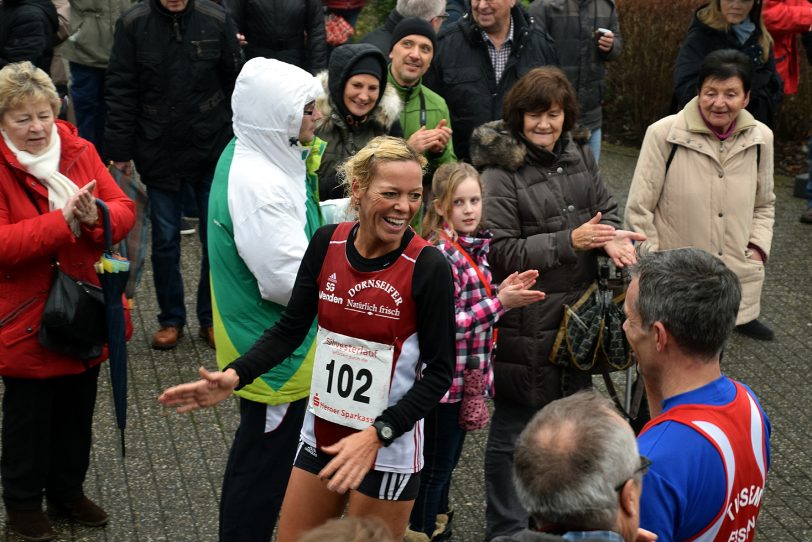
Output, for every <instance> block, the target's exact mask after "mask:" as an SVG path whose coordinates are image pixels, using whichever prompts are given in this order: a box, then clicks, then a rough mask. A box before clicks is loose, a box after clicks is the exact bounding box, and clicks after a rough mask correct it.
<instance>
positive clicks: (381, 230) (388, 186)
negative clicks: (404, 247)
mask: <svg viewBox="0 0 812 542" xmlns="http://www.w3.org/2000/svg"><path fill="white" fill-rule="evenodd" d="M374 168H375V169H374V173H373V175H372V179H371V180H370V182H369V185H368V186H367V187H366V189H363V188H362V187H361V186H360V184H359V183H358V182H357V181H353V183H352V197H353V199H354V200H355V201H357V202H358V221H359V223H360V226H359V228H358V235H357V236H356V237H355V248H356V249H357V250H358V252H359V253H360V254H361V256H363V257H365V258H377V257H380V256H383V255H384V254H387V253H388V252H392V251H393V250H395V249H397V248H398V247H399V246H400V243H401V241H402V240H403V235H404V234H405V233H406V228H408V227H409V222H410V221H411V220H412V218H413V217H414V215H415V214H416V213H417V210H418V209H419V208H420V202H421V201H422V199H423V171H422V169H421V168H420V164H418V163H417V162H414V161H411V160H398V161H391V162H380V163H378V164H376V165H375V166H374Z"/></svg>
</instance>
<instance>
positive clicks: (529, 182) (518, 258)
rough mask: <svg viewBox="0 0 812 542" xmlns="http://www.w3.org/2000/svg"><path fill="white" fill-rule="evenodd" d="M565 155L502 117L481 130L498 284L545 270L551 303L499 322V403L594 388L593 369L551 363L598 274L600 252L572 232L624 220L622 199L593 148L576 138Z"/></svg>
mask: <svg viewBox="0 0 812 542" xmlns="http://www.w3.org/2000/svg"><path fill="white" fill-rule="evenodd" d="M558 148H559V149H560V154H559V155H558V156H556V155H555V154H553V153H549V152H547V151H544V150H543V149H536V152H535V153H534V154H536V155H538V156H539V157H538V158H532V157H531V155H530V153H529V152H528V150H527V148H526V147H525V145H524V144H523V143H521V142H520V141H518V140H517V139H516V138H514V137H513V136H512V135H511V134H510V133H509V132H508V131H507V128H506V127H505V126H504V123H503V122H502V121H496V122H490V123H488V124H485V125H484V126H481V127H479V128H477V129H476V130H475V131H474V134H473V136H472V137H471V159H472V163H473V164H474V165H475V166H476V167H478V168H485V170H484V171H483V173H482V182H483V185H484V188H485V195H484V197H483V201H484V203H485V209H484V211H483V216H484V217H485V226H486V227H487V228H488V229H490V230H491V232H492V233H493V240H492V241H491V252H490V255H489V257H488V260H489V261H490V264H491V270H492V271H493V277H494V282H495V283H499V282H501V281H502V280H503V279H504V278H505V277H507V276H508V275H509V274H510V273H513V272H514V271H524V270H526V269H538V271H539V273H540V274H541V275H540V276H539V280H538V281H537V282H536V284H535V285H534V286H533V288H536V289H539V290H541V291H543V292H546V293H547V298H546V299H545V300H544V301H542V302H541V303H533V304H532V305H528V306H527V307H524V308H521V309H513V310H512V311H509V312H508V313H507V314H505V316H504V317H503V318H502V320H500V322H499V340H498V347H497V349H496V356H495V359H494V361H495V364H494V368H495V369H494V370H495V383H494V388H495V395H494V397H495V399H496V400H497V401H498V400H504V401H510V402H515V403H518V404H521V405H524V406H529V407H534V408H541V407H543V406H544V405H546V404H547V403H549V402H550V401H553V400H555V399H558V398H560V397H562V396H563V395H564V394H568V393H571V392H573V391H576V390H577V389H579V388H580V387H583V386H585V385H587V384H588V383H589V382H590V381H591V380H590V377H589V375H588V374H587V375H584V374H579V373H580V371H569V370H566V371H563V370H562V369H560V368H559V367H557V366H554V365H552V364H550V362H549V361H547V358H548V357H549V354H550V350H551V348H552V345H553V341H554V339H555V335H556V332H557V331H558V327H559V324H560V323H561V319H562V317H563V314H564V308H563V305H564V303H568V304H572V303H574V302H575V301H576V300H578V298H579V297H580V296H581V295H582V294H583V293H584V292H585V291H586V290H587V288H588V287H589V285H590V284H591V283H592V282H593V281H594V280H595V278H596V276H597V271H598V259H597V258H598V252H597V251H595V250H591V251H578V252H576V251H575V249H574V248H573V247H572V242H571V235H572V231H573V230H574V229H575V228H577V227H578V226H580V225H581V224H583V223H584V222H587V221H588V220H589V219H590V218H592V217H593V216H595V213H597V212H598V211H600V212H601V213H603V219H602V220H601V223H604V224H610V225H612V226H615V227H619V226H620V220H619V218H618V214H617V203H616V202H615V199H614V198H613V197H612V195H611V194H610V193H609V191H608V190H607V189H606V186H605V185H604V184H603V181H602V180H601V177H600V173H598V166H597V164H596V163H595V159H594V158H593V157H592V154H591V153H583V152H582V150H581V147H580V146H579V145H577V144H576V143H574V142H573V141H572V140H571V139H570V137H569V135H568V134H565V135H564V136H562V138H561V139H560V140H559V143H558Z"/></svg>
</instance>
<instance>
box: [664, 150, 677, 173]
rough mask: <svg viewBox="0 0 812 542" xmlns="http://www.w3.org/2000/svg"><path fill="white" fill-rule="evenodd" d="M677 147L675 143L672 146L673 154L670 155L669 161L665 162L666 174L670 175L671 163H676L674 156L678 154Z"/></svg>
mask: <svg viewBox="0 0 812 542" xmlns="http://www.w3.org/2000/svg"><path fill="white" fill-rule="evenodd" d="M677 146H678V145H675V144H674V143H672V144H671V152H670V153H668V160H666V161H665V173H666V174H667V173H668V168H670V167H671V162H673V161H674V155H675V154H677ZM663 176H665V175H663Z"/></svg>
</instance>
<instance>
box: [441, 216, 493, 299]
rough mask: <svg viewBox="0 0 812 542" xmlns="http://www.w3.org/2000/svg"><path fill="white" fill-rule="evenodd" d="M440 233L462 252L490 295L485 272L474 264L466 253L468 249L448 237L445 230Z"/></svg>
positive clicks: (491, 291) (489, 285)
mask: <svg viewBox="0 0 812 542" xmlns="http://www.w3.org/2000/svg"><path fill="white" fill-rule="evenodd" d="M440 235H442V236H443V237H444V238H445V240H446V241H448V242H449V243H451V246H453V247H454V248H456V249H457V251H459V253H460V254H462V255H463V256H464V257H465V259H466V260H468V263H469V264H471V267H473V268H474V271H476V274H477V276H478V277H479V280H480V281H482V286H484V287H485V291H486V292H487V293H488V295H489V296H492V295H493V289H492V288H491V283H490V282H489V281H488V279H486V278H485V274H484V273H483V272H482V269H480V268H479V266H478V265H477V264H476V262H475V261H474V259H473V258H472V257H471V255H470V254H468V251H466V250H465V249H464V248H462V247H461V246H460V244H459V243H457V242H456V241H454V240H452V239H451V237H449V236H448V235H447V234H446V233H445V232H440Z"/></svg>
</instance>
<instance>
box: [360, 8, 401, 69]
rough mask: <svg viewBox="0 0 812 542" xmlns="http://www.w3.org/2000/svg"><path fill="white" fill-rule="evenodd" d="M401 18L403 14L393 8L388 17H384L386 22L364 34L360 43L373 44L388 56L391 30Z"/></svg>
mask: <svg viewBox="0 0 812 542" xmlns="http://www.w3.org/2000/svg"><path fill="white" fill-rule="evenodd" d="M402 20H403V15H401V14H400V13H398V12H397V10H395V9H393V10H392V11H390V12H389V17H387V18H386V22H385V23H383V25H382V26H380V27H378V28H376V29H375V30H373V31H372V32H370V33H369V34H367V35H366V36H364V39H362V40H361V43H369V44H370V45H374V46H375V47H377V48H378V49H380V50H381V52H382V53H383V54H384V55H386V56H387V58H388V57H389V51H391V50H392V32H393V31H394V30H395V27H396V26H397V25H398V23H399V22H400V21H402Z"/></svg>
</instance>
